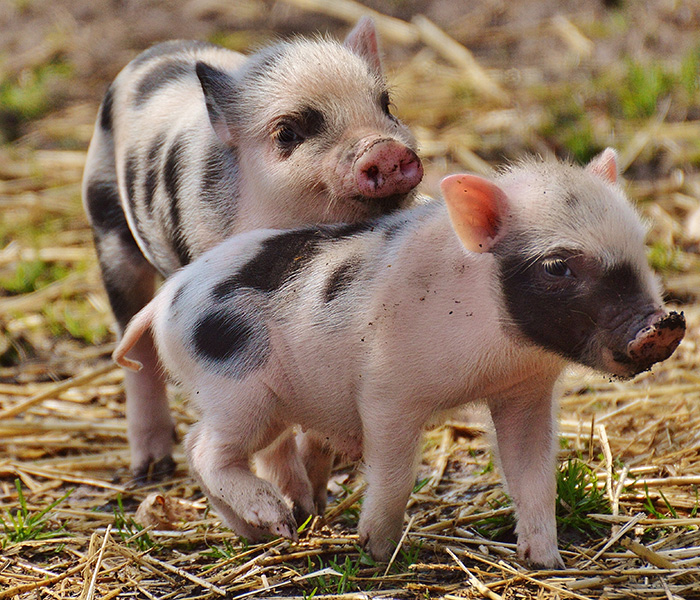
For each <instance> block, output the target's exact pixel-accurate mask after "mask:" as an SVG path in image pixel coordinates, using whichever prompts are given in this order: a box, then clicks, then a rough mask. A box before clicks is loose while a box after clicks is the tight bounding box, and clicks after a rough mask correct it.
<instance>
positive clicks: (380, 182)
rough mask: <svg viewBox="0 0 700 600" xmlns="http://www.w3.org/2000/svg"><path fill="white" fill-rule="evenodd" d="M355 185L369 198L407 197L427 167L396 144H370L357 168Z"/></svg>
mask: <svg viewBox="0 0 700 600" xmlns="http://www.w3.org/2000/svg"><path fill="white" fill-rule="evenodd" d="M353 171H354V175H355V183H356V185H357V189H358V191H359V193H360V194H361V195H363V196H364V197H366V198H386V197H389V196H395V195H397V194H407V193H408V192H410V191H411V190H412V189H413V188H414V187H416V186H417V185H418V184H419V183H420V181H421V179H423V164H422V163H421V161H420V158H418V155H417V154H416V153H415V152H414V151H413V150H411V149H410V148H408V147H406V146H404V145H403V144H401V143H399V142H396V141H394V140H387V139H380V140H377V141H375V142H374V143H372V144H370V145H369V146H368V147H367V148H366V149H365V150H364V151H363V152H362V153H361V154H360V156H358V158H357V160H356V161H355V164H354V165H353Z"/></svg>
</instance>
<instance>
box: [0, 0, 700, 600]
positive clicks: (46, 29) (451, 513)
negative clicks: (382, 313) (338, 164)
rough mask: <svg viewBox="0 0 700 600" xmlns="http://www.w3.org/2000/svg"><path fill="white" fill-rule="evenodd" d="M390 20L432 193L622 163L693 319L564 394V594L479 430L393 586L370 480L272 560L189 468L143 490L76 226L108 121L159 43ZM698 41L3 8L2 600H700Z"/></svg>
mask: <svg viewBox="0 0 700 600" xmlns="http://www.w3.org/2000/svg"><path fill="white" fill-rule="evenodd" d="M368 9H369V10H372V11H377V12H374V13H373V14H375V18H376V23H377V26H378V29H379V32H380V36H381V38H382V47H383V51H384V54H385V59H386V68H387V72H388V76H389V80H390V83H391V85H392V91H393V101H394V104H395V105H396V112H397V114H398V116H399V117H400V118H401V119H403V120H404V121H405V122H406V123H407V124H408V125H409V126H410V127H411V128H412V129H413V131H414V132H415V133H416V136H417V138H418V141H419V145H420V154H421V156H422V157H423V159H424V163H425V167H426V176H425V179H424V183H423V184H422V189H423V191H424V192H426V193H427V194H431V195H436V193H437V183H438V181H439V180H440V178H441V177H442V176H444V175H445V174H447V173H451V172H458V171H464V170H469V171H475V172H478V173H483V174H488V173H489V172H491V170H492V168H493V167H497V166H498V165H500V164H503V162H505V161H508V160H512V159H516V158H517V157H519V156H521V155H523V153H527V152H534V153H539V154H543V155H546V154H555V155H557V156H559V157H562V158H570V159H572V160H574V161H578V162H584V161H587V160H589V159H590V158H591V157H592V156H593V155H595V154H596V153H598V152H599V151H601V150H602V149H603V148H605V147H606V146H613V147H615V148H616V149H617V150H618V151H619V156H620V165H621V168H622V171H623V176H624V178H625V189H626V190H627V192H628V193H629V195H630V197H631V198H633V200H634V201H635V202H637V204H638V206H639V209H640V211H641V212H642V214H643V215H644V217H645V218H646V220H647V222H648V224H649V239H648V242H649V260H650V261H651V264H652V265H653V267H654V268H655V269H656V271H657V273H658V275H659V277H660V279H661V281H662V283H663V284H664V286H665V289H666V290H667V300H668V302H669V303H670V304H671V305H672V306H673V307H674V308H676V309H677V310H683V311H684V313H685V315H686V317H687V320H688V324H689V328H688V332H687V335H686V339H685V340H684V342H683V343H682V344H681V346H680V348H679V350H678V351H677V352H676V354H675V355H674V356H673V358H672V359H670V360H669V361H667V362H666V363H664V364H662V365H657V366H656V367H655V368H654V369H653V370H652V371H651V372H650V373H645V374H643V375H641V376H638V377H637V378H635V379H634V380H632V381H629V382H621V381H611V380H609V379H607V378H604V377H601V376H599V375H596V374H594V373H591V372H589V371H586V370H583V369H578V368H572V369H571V370H570V371H568V372H567V373H566V375H565V377H564V378H563V380H562V383H561V391H562V395H563V397H562V401H561V416H560V421H561V426H560V435H561V455H560V458H561V464H562V469H563V471H565V472H566V476H562V477H561V478H560V489H559V499H560V500H559V507H558V514H559V517H560V522H559V525H560V548H561V550H562V554H563V556H564V559H565V562H566V566H567V568H566V570H563V571H558V572H545V571H537V572H536V571H531V570H528V569H527V568H525V567H524V566H523V565H521V564H519V563H518V561H517V560H516V558H515V554H514V544H513V539H514V538H513V534H512V511H511V509H510V507H509V505H508V501H507V498H506V497H505V495H504V493H503V490H502V488H501V486H500V477H499V475H498V471H497V469H494V468H493V460H492V454H491V451H490V445H489V440H488V436H486V435H484V432H485V427H484V426H483V425H482V423H483V420H482V419H480V418H479V416H478V415H477V416H474V415H471V418H472V420H471V421H468V420H467V421H464V420H453V421H450V422H448V423H447V424H446V425H445V426H443V427H440V428H438V429H435V430H433V431H431V432H429V433H428V434H427V436H426V441H425V444H424V452H423V460H422V464H421V469H420V473H419V476H418V482H417V486H416V491H415V493H414V494H413V496H412V498H411V501H410V503H409V508H408V511H407V516H406V522H405V523H406V536H405V539H404V541H403V544H402V546H401V549H400V551H399V552H398V553H397V556H396V558H395V560H394V561H393V562H392V564H390V565H389V566H388V567H387V565H376V564H374V563H373V562H372V561H371V559H369V557H368V556H367V555H366V554H364V553H363V552H362V550H361V549H360V548H359V547H358V546H357V535H356V525H357V515H358V512H359V507H360V504H359V501H360V498H361V491H362V477H361V475H360V474H359V473H358V472H356V471H355V470H354V469H353V466H352V465H348V464H339V465H337V468H336V470H335V472H334V477H333V481H332V483H331V486H330V488H329V493H330V497H329V507H328V511H327V512H326V514H325V516H324V519H323V520H322V521H316V522H314V523H311V524H309V525H308V526H307V528H306V529H305V530H304V532H303V533H302V535H301V539H300V541H299V542H298V543H290V542H288V541H284V540H271V541H270V542H268V543H266V544H262V545H257V546H249V545H248V544H246V543H245V542H244V541H241V540H239V539H237V538H236V537H235V536H234V535H232V534H231V532H230V531H228V530H227V529H226V528H224V527H222V526H221V524H220V521H219V519H218V517H217V515H216V514H215V513H213V512H209V511H208V507H207V503H206V499H205V498H203V496H202V494H201V492H200V490H199V489H198V487H197V485H196V484H195V483H194V481H193V480H192V479H191V478H190V477H189V475H188V473H187V468H186V464H185V461H184V457H183V455H182V451H181V449H180V448H178V451H177V453H176V457H175V458H176V460H177V462H178V468H177V471H176V474H175V477H174V478H173V479H172V480H169V481H166V482H163V483H160V484H157V485H153V486H150V487H135V486H134V485H133V484H132V482H131V480H130V474H129V471H128V464H129V454H128V448H127V445H126V423H125V420H124V403H123V390H122V380H123V376H122V374H121V372H120V371H119V370H118V369H116V368H115V366H114V365H113V364H112V363H111V361H110V359H109V356H110V353H111V351H112V349H113V348H114V333H113V330H112V328H111V327H112V326H111V315H110V312H109V306H108V304H107V299H106V296H105V294H104V291H103V289H102V287H101V283H100V280H99V273H98V270H97V265H96V260H95V256H94V250H93V248H92V243H91V233H90V230H89V227H88V225H87V221H86V219H85V216H84V214H83V211H82V206H81V199H80V178H81V175H82V168H83V164H84V161H85V151H86V149H87V145H88V143H89V140H90V136H91V133H92V126H93V122H94V119H95V115H96V113H97V109H98V106H99V102H100V100H101V97H102V94H103V93H104V91H105V89H106V87H107V85H108V84H109V82H110V81H111V80H112V79H113V78H114V76H115V75H116V74H117V73H118V72H119V70H120V69H121V68H122V67H123V66H124V65H125V64H126V63H127V62H128V61H129V60H130V59H131V58H133V57H135V56H136V55H137V54H138V52H139V51H141V50H143V49H145V48H147V47H148V46H150V45H151V44H153V43H155V42H158V41H161V40H165V39H173V38H194V39H202V40H209V41H214V42H216V43H220V44H222V45H225V46H226V47H229V48H232V49H235V50H241V51H247V50H249V49H251V48H255V47H258V46H260V45H262V44H265V43H267V42H269V41H271V40H274V39H275V38H278V37H284V36H287V35H291V34H296V33H298V34H312V33H315V32H324V33H326V32H327V33H328V34H329V35H332V36H337V37H342V36H343V35H344V34H345V33H346V32H347V31H348V30H349V29H350V27H351V26H352V24H353V23H354V22H355V21H356V20H357V18H358V17H359V15H360V14H363V13H364V12H366V10H368ZM699 32H700V2H697V1H691V0H688V1H680V0H678V1H676V0H656V1H647V2H644V1H640V2H631V1H627V2H626V1H624V0H617V1H616V0H608V1H607V2H596V1H593V0H582V1H577V2H574V1H564V2H561V1H560V2H555V1H550V0H543V1H534V0H514V1H511V2H508V1H507V0H474V1H470V2H462V1H454V0H434V1H430V2H421V1H418V0H391V1H389V0H387V1H377V2H369V3H366V4H365V7H363V6H362V5H359V4H356V3H354V2H349V1H347V0H336V1H328V2H324V1H322V0H287V1H267V0H266V1H262V0H228V1H224V0H175V1H170V2H163V1H157V0H153V1H133V0H132V1H129V0H93V1H90V2H88V1H84V0H53V1H40V0H0V518H1V519H2V521H0V547H1V548H2V552H0V599H1V598H22V599H25V598H80V599H81V600H87V599H92V598H104V599H108V598H121V597H124V598H139V599H140V598H144V599H145V598H149V599H152V598H163V599H164V598H209V597H213V598H215V597H226V598H243V597H251V598H267V597H298V598H302V597H304V598H311V597H315V598H322V597H323V598H325V597H343V598H366V597H388V598H394V597H396V598H399V597H400V598H448V599H449V598H506V599H511V598H644V599H647V598H648V599H652V598H659V599H661V598H667V599H673V598H688V599H689V598H700V576H699V574H698V564H700V533H699V532H698V525H700V519H699V518H697V515H696V512H697V507H698V494H697V486H698V484H700V460H699V457H698V452H699V450H700V434H698V432H700V427H698V425H699V422H700V414H699V411H698V409H699V407H700V375H698V373H699V371H698V369H697V366H698V363H699V362H700V355H699V353H698V348H697V339H698V325H699V324H700V304H698V296H697V294H698V292H697V290H698V289H699V286H700V268H699V266H700V258H699V257H698V241H699V240H700V213H698V207H699V199H700V173H699V166H700V91H699V87H698V76H699V72H700V71H699V69H700V34H699ZM172 408H173V413H174V415H175V417H176V420H177V428H178V434H179V435H180V437H182V435H183V434H184V433H185V432H186V431H187V427H188V426H189V425H190V424H191V423H192V422H193V420H194V419H195V416H194V415H193V413H192V412H191V411H190V409H189V408H188V405H187V403H186V402H185V401H184V399H182V398H181V397H179V395H178V394H177V391H176V390H173V402H172ZM566 482H568V485H567V483H566ZM152 493H155V494H156V495H155V500H153V503H154V504H153V508H152V510H153V511H154V512H155V513H157V514H158V515H160V520H159V521H158V524H157V525H156V524H152V525H149V526H147V527H146V528H145V529H144V528H143V526H142V525H140V524H138V523H136V522H135V521H134V518H135V515H136V510H137V507H138V506H139V505H140V504H141V503H142V501H143V500H144V499H145V498H146V497H147V496H149V494H152Z"/></svg>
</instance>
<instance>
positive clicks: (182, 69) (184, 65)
mask: <svg viewBox="0 0 700 600" xmlns="http://www.w3.org/2000/svg"><path fill="white" fill-rule="evenodd" d="M193 73H194V66H193V65H192V63H191V61H186V60H177V59H173V60H172V61H168V62H160V63H158V64H156V65H155V66H154V67H153V68H152V69H151V70H150V71H148V72H147V73H146V74H145V75H143V76H142V77H141V81H139V85H138V87H137V89H136V97H135V99H134V101H135V103H136V106H142V105H143V104H144V103H146V102H147V101H148V100H150V98H151V97H152V96H153V95H154V94H155V93H156V92H157V91H158V90H159V89H161V88H163V87H165V86H166V85H169V84H171V83H173V82H174V81H178V80H180V79H184V78H185V77H187V76H190V75H192V74H193Z"/></svg>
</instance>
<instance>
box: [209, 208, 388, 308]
mask: <svg viewBox="0 0 700 600" xmlns="http://www.w3.org/2000/svg"><path fill="white" fill-rule="evenodd" d="M375 224H376V223H375V221H370V222H364V223H347V224H345V223H344V224H340V225H317V226H314V227H308V228H305V229H296V230H292V231H285V232H283V233H280V234H278V235H273V236H271V237H269V238H267V239H266V240H265V241H264V242H262V244H261V247H260V251H259V252H258V253H257V254H256V255H255V256H254V257H253V258H252V259H251V260H249V261H248V262H247V263H246V264H244V265H243V266H242V267H241V269H240V270H239V271H238V272H237V273H235V274H234V275H232V276H231V277H228V278H227V279H224V280H222V281H221V282H219V283H218V284H217V285H215V286H214V288H213V289H212V299H213V300H214V301H216V302H221V301H224V300H227V299H229V298H231V297H233V295H234V294H235V293H236V291H237V290H238V289H239V288H242V287H247V288H252V289H255V290H258V291H261V292H266V293H267V292H274V291H275V290H277V289H278V288H280V287H281V286H282V285H283V284H284V283H285V282H286V281H288V280H289V279H291V278H292V277H294V276H295V275H296V274H297V273H298V272H299V271H300V270H301V269H302V268H303V267H304V266H305V265H306V264H307V263H308V262H309V261H310V260H311V259H313V258H314V256H316V255H317V254H318V253H319V252H321V251H322V249H323V246H324V245H326V244H330V243H333V242H334V241H338V240H341V239H344V238H348V237H352V236H353V235H357V234H360V233H363V232H367V231H372V230H374V227H375Z"/></svg>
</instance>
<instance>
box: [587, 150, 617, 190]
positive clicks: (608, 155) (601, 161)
mask: <svg viewBox="0 0 700 600" xmlns="http://www.w3.org/2000/svg"><path fill="white" fill-rule="evenodd" d="M586 170H587V171H589V172H590V173H593V174H594V175H597V176H598V177H601V178H602V179H604V180H605V181H607V182H608V183H617V152H615V150H613V149H612V148H606V149H605V150H603V151H602V152H601V153H600V154H599V155H598V156H596V157H595V158H593V159H592V160H591V162H589V163H588V165H587V166H586Z"/></svg>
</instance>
